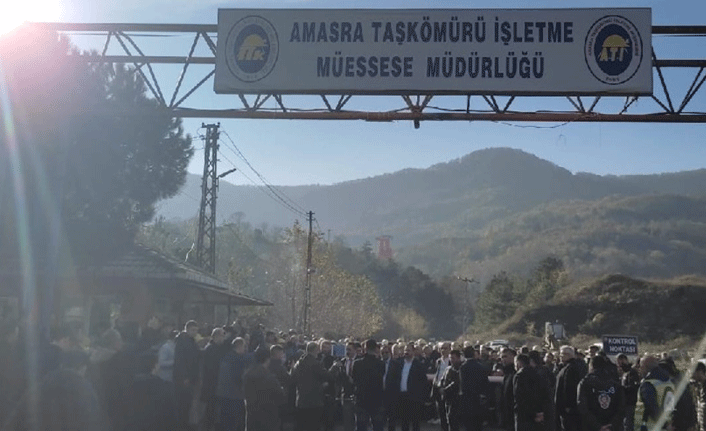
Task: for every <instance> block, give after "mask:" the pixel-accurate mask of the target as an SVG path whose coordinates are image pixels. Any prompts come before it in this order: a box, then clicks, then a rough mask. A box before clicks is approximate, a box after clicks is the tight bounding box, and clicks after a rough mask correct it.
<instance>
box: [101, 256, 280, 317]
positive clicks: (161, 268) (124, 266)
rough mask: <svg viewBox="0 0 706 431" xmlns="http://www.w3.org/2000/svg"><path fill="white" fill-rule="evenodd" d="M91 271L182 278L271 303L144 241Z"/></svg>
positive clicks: (243, 299)
mask: <svg viewBox="0 0 706 431" xmlns="http://www.w3.org/2000/svg"><path fill="white" fill-rule="evenodd" d="M87 269H88V268H87ZM89 270H91V271H92V272H94V274H95V275H96V276H99V277H100V276H103V277H120V278H123V277H125V278H141V279H146V280H173V281H181V282H186V283H187V284H189V285H191V286H193V287H196V288H205V289H208V290H210V291H212V292H215V293H220V294H222V295H225V296H230V297H231V298H232V299H234V300H235V302H236V303H237V304H239V305H272V303H270V302H268V301H263V300H260V299H256V298H252V297H249V296H247V295H243V294H240V293H235V292H233V291H232V290H231V286H230V285H229V284H228V283H226V282H224V281H221V280H219V279H218V278H216V277H214V276H213V275H211V274H208V273H205V272H203V271H202V270H201V269H200V268H198V267H195V266H193V265H189V264H187V263H184V262H181V261H179V260H177V259H174V258H172V257H170V256H167V255H165V254H162V253H160V252H158V251H156V250H153V249H151V248H148V247H145V246H144V245H141V244H137V245H135V246H134V247H133V248H132V249H131V250H129V251H128V252H126V253H124V254H123V255H122V256H120V257H118V258H116V259H113V260H111V261H109V262H107V263H105V264H103V265H100V266H99V267H97V268H90V269H89Z"/></svg>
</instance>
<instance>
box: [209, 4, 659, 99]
mask: <svg viewBox="0 0 706 431" xmlns="http://www.w3.org/2000/svg"><path fill="white" fill-rule="evenodd" d="M651 31H652V12H651V10H650V9H649V8H628V9H543V10H529V9H528V10H524V9H508V10H503V9H499V10H491V9H481V10H473V9H450V10H425V9H411V10H389V9H380V10H376V9H368V10H359V9H349V10H344V9H316V10H312V9H221V10H219V12H218V51H217V56H216V77H215V84H214V89H215V91H216V93H250V94H253V93H290V94H321V93H346V94H409V93H414V94H419V93H424V92H427V93H434V94H479V93H481V94H517V95H558V94H561V95H567V94H596V95H598V94H610V95H640V94H651V93H652V58H651V51H652V47H651V39H652V34H651Z"/></svg>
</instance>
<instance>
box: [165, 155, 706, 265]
mask: <svg viewBox="0 0 706 431" xmlns="http://www.w3.org/2000/svg"><path fill="white" fill-rule="evenodd" d="M281 190H283V191H284V192H285V193H286V194H287V195H288V196H289V197H291V198H292V199H293V200H294V201H296V202H297V203H299V204H300V205H301V206H302V207H304V208H305V209H307V210H309V209H311V210H313V211H314V212H315V213H316V217H317V219H318V220H319V223H320V225H321V227H322V228H324V229H331V231H332V235H334V236H336V235H344V236H345V237H346V239H347V241H348V242H349V243H350V244H351V245H353V246H358V245H360V244H362V243H363V242H364V241H366V240H367V241H373V242H374V238H375V237H376V236H379V235H381V234H387V235H392V236H393V237H394V239H393V247H394V248H395V249H396V250H397V251H399V253H398V258H399V259H400V260H401V261H402V262H403V263H405V264H415V265H419V266H420V267H421V268H423V269H424V270H425V271H428V272H429V273H431V274H434V275H443V274H448V273H449V272H454V271H459V270H464V269H467V270H474V269H477V268H476V267H474V266H473V263H474V262H475V264H476V265H477V266H480V265H481V264H484V265H486V266H487V267H488V268H487V269H486V270H484V271H483V272H488V271H489V270H490V271H492V270H495V269H510V270H512V269H515V268H516V267H517V264H518V262H516V260H518V259H519V260H522V259H524V260H525V262H524V264H523V265H520V267H531V266H532V265H533V264H534V263H536V261H531V260H532V258H533V255H534V254H537V257H536V260H539V259H541V258H542V257H543V256H541V255H540V254H544V253H552V254H557V255H559V256H560V257H562V256H563V257H567V258H569V259H577V260H576V262H574V263H575V264H576V265H577V267H581V269H582V270H585V271H586V272H587V273H595V272H594V271H593V270H591V269H589V268H588V267H587V265H594V266H595V265H596V262H597V261H602V260H611V259H615V255H621V256H622V255H623V252H626V253H627V255H628V257H629V258H630V259H628V260H634V261H637V260H640V259H642V258H643V257H644V256H643V255H642V254H635V253H636V252H637V251H638V250H640V253H652V252H654V253H652V256H653V257H654V258H655V259H657V262H656V263H655V264H656V265H662V264H665V265H666V264H668V263H669V262H667V261H663V262H661V263H660V262H659V261H660V259H659V258H660V256H662V255H661V254H660V253H663V254H664V255H665V256H669V255H672V253H671V250H672V249H671V248H670V247H675V243H674V241H687V242H689V246H690V247H694V248H695V249H696V251H698V253H701V251H702V247H706V241H705V242H704V244H700V243H691V240H690V239H689V237H690V236H691V237H693V235H692V234H694V233H697V234H698V235H696V236H697V237H699V238H700V237H702V236H704V234H701V233H700V232H703V230H699V229H700V227H701V222H702V220H703V219H704V214H706V212H704V211H703V210H704V202H703V201H701V200H700V199H698V198H696V197H695V196H697V195H700V194H701V193H703V191H705V190H706V170H697V171H689V172H679V173H669V174H658V175H640V176H598V175H593V174H586V173H579V174H572V173H571V172H570V171H568V170H566V169H564V168H561V167H559V166H557V165H555V164H553V163H550V162H548V161H545V160H542V159H540V158H538V157H536V156H534V155H531V154H528V153H525V152H523V151H520V150H515V149H509V148H494V149H485V150H480V151H476V152H473V153H471V154H468V155H466V156H464V157H462V158H460V159H456V160H452V161H450V162H447V163H440V164H437V165H434V166H431V167H429V168H427V169H405V170H402V171H399V172H395V173H391V174H386V175H380V176H376V177H372V178H366V179H361V180H356V181H349V182H344V183H339V184H335V185H331V186H317V185H312V186H298V187H281ZM658 194H670V195H682V197H677V196H662V197H657V196H656V195H658ZM686 196H690V197H686ZM199 197H200V179H199V177H197V176H190V177H189V179H188V181H187V185H186V186H185V188H184V189H183V193H182V194H181V195H179V196H177V197H175V198H173V199H171V200H169V201H165V202H162V203H161V205H160V209H159V213H160V214H161V215H164V216H165V217H166V218H167V219H173V218H178V219H188V218H192V217H194V216H195V215H196V213H197V209H198V202H197V200H198V198H199ZM628 198H630V199H628ZM218 208H219V210H218V212H219V220H220V221H223V220H226V219H228V218H231V217H233V214H234V213H237V212H242V213H244V217H245V220H247V221H248V222H250V223H251V224H252V225H254V226H258V225H260V224H262V223H267V224H268V225H269V226H288V225H291V223H292V222H293V220H294V218H295V216H293V215H292V214H291V213H289V212H288V211H286V210H285V209H283V208H282V207H281V206H280V205H279V204H278V203H277V202H276V201H275V200H273V199H271V198H270V197H269V196H267V194H266V193H265V190H264V188H258V187H255V186H233V185H231V184H229V183H226V182H225V181H221V186H220V190H219V197H218ZM685 210H688V211H687V213H686V214H685V213H684V211H685ZM682 221H683V222H684V223H686V222H688V223H689V226H686V225H684V223H681V222H682ZM653 222H654V223H653ZM672 222H674V223H672ZM660 223H661V224H660ZM680 223H681V225H680V227H679V229H681V233H679V234H676V235H674V236H673V237H672V236H671V234H670V233H669V231H670V230H671V229H672V228H675V227H676V225H678V224H680ZM658 225H659V226H658ZM650 226H651V227H650ZM632 229H636V231H635V232H630V231H631V230H632ZM650 229H652V231H651V232H650ZM654 235H662V237H655V236H654ZM498 238H501V239H502V240H503V241H504V242H502V241H497V239H498ZM549 238H551V241H550V240H549ZM584 240H590V241H589V242H590V243H591V244H595V246H591V247H589V249H588V250H583V251H582V252H581V253H579V252H577V251H576V250H574V249H575V248H576V247H579V245H580V243H581V242H583V241H584ZM538 242H542V244H541V245H538ZM682 245H684V244H682ZM684 246H685V245H684ZM518 247H521V248H524V250H519V251H521V252H523V253H525V254H524V255H523V256H520V255H518V253H517V252H518V250H517V248H518ZM595 247H597V248H595ZM584 248H585V246H584ZM594 248H595V249H594ZM513 250H514V251H513ZM680 250H681V249H680ZM682 252H684V253H686V249H683V250H681V251H680V253H682ZM526 253H530V255H529V256H528V255H527V254H526ZM611 253H613V256H611ZM630 254H632V256H630ZM599 255H600V256H599ZM674 256H675V257H674V259H678V258H677V257H676V256H677V255H674ZM623 257H624V256H623ZM597 259H598V260H597ZM565 263H566V265H567V267H569V268H572V261H571V260H569V261H567V262H565ZM469 265H470V266H469ZM599 266H600V265H599ZM606 266H609V265H603V267H606ZM636 266H639V265H633V267H636ZM496 267H497V268H496ZM691 267H692V266H690V268H691ZM520 269H521V268H520ZM594 269H596V270H598V269H599V268H598V267H595V268H594ZM601 269H603V268H602V267H601ZM610 269H612V270H621V269H623V266H621V265H618V268H614V267H611V268H610ZM638 269H639V268H638ZM666 269H669V268H666ZM639 271H642V269H639ZM639 271H638V273H636V274H635V275H639V276H643V275H652V273H653V272H655V271H656V272H657V273H659V274H658V275H664V276H668V275H669V276H671V275H674V274H672V270H671V269H669V271H667V272H668V273H665V274H662V273H660V271H659V270H654V268H652V269H651V270H650V271H651V272H650V274H642V273H639ZM648 272H649V271H648ZM677 273H682V272H681V270H678V271H677Z"/></svg>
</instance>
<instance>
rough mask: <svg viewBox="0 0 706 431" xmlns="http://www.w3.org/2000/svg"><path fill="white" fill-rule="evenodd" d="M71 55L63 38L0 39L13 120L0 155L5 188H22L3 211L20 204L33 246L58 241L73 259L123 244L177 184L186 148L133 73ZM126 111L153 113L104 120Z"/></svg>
mask: <svg viewBox="0 0 706 431" xmlns="http://www.w3.org/2000/svg"><path fill="white" fill-rule="evenodd" d="M18 45H29V47H32V48H33V49H26V50H18V49H17V48H18ZM29 47H28V48H29ZM38 47H40V48H41V49H39V50H37V49H36V48H38ZM76 53H77V52H76V49H75V48H73V47H72V46H71V44H70V42H69V41H68V40H67V39H66V38H65V37H58V36H57V35H56V34H55V33H51V32H46V31H41V30H36V29H33V28H31V27H27V28H23V29H21V30H19V31H17V32H16V33H15V34H12V35H10V36H8V37H7V38H5V39H3V40H2V41H1V42H0V58H2V59H3V63H2V67H3V72H4V74H3V76H4V77H5V85H6V86H7V89H8V90H9V91H8V93H9V104H7V105H5V106H6V107H9V108H10V111H11V112H12V113H19V115H16V116H15V118H14V120H15V121H14V122H13V123H12V124H8V122H7V121H5V122H4V128H5V133H3V135H2V137H0V139H2V140H3V141H4V143H5V145H2V146H0V148H2V149H3V150H0V152H2V151H5V152H8V153H11V154H2V155H3V156H7V157H2V159H3V160H12V161H13V162H12V163H14V164H17V165H18V166H14V168H19V169H21V172H22V173H21V174H20V175H22V176H21V177H16V178H14V179H13V180H12V181H13V183H17V182H21V183H24V185H25V190H24V196H23V197H18V196H15V200H14V205H12V207H17V206H22V202H21V200H22V199H25V200H26V206H27V211H28V212H29V213H30V215H29V220H31V225H30V226H31V229H32V231H33V236H34V239H35V244H46V243H49V244H51V240H50V239H51V238H54V239H55V241H56V245H57V246H58V245H59V244H60V243H61V242H62V241H60V239H61V238H62V237H63V239H64V240H65V241H66V244H67V245H69V246H70V252H71V255H72V256H73V258H74V259H78V260H79V262H81V261H95V260H96V259H100V258H101V257H104V256H105V254H108V253H111V252H116V251H119V250H121V249H122V248H123V247H124V246H126V245H128V244H130V243H132V241H133V239H134V237H135V234H136V233H137V229H138V227H139V226H140V224H142V223H144V222H146V221H148V220H150V219H151V218H152V216H153V215H154V204H155V202H157V201H159V200H160V199H164V198H167V197H170V196H173V195H175V194H176V193H177V191H178V190H179V188H180V186H181V185H183V183H184V181H185V179H186V167H187V165H188V163H189V160H190V158H191V156H192V155H193V149H192V147H191V138H190V137H189V136H184V133H183V129H182V127H181V122H180V120H178V119H174V118H171V117H170V116H169V115H167V114H165V113H163V112H161V113H160V111H159V108H158V105H157V102H156V101H155V100H153V99H150V98H148V97H147V94H146V87H145V84H144V82H143V81H142V79H141V78H140V76H139V75H138V74H137V73H135V71H134V70H133V69H129V68H127V67H125V66H123V65H112V64H98V65H95V66H88V65H86V64H85V63H81V62H78V61H76V60H75V59H73V60H72V59H70V57H71V55H74V54H76ZM74 58H75V57H74ZM131 109H136V110H150V111H152V112H154V113H155V114H154V116H146V117H138V116H124V115H115V114H114V113H111V112H112V110H123V111H129V110H131ZM5 114H7V113H5ZM6 118H7V117H6ZM13 130H14V136H12V135H13V134H11V132H12V131H13ZM12 141H14V145H13V144H12ZM5 172H7V170H5ZM5 180H6V181H7V177H5ZM8 182H9V181H8ZM8 207H10V206H9V205H8V206H5V205H3V206H2V207H1V208H3V209H5V208H8ZM42 219H44V223H42ZM19 222H21V220H18V219H15V223H14V224H13V226H15V227H17V226H18V223H19ZM43 226H46V227H44V228H43ZM57 238H58V240H57ZM47 240H49V241H47Z"/></svg>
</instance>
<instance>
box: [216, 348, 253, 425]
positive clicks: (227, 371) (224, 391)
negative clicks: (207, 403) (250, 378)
mask: <svg viewBox="0 0 706 431" xmlns="http://www.w3.org/2000/svg"><path fill="white" fill-rule="evenodd" d="M245 349H246V346H245V340H244V339H243V338H240V337H237V338H236V339H234V340H233V342H232V350H231V351H230V352H228V353H227V354H226V355H225V356H224V357H223V359H222V360H221V366H220V368H219V370H218V382H217V383H216V397H217V399H218V404H219V407H220V415H219V416H220V423H221V429H222V430H223V431H229V430H233V431H244V430H245V394H244V393H243V375H244V374H245V371H246V370H247V369H248V368H250V366H251V365H252V357H251V356H250V355H248V354H246V353H245Z"/></svg>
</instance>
